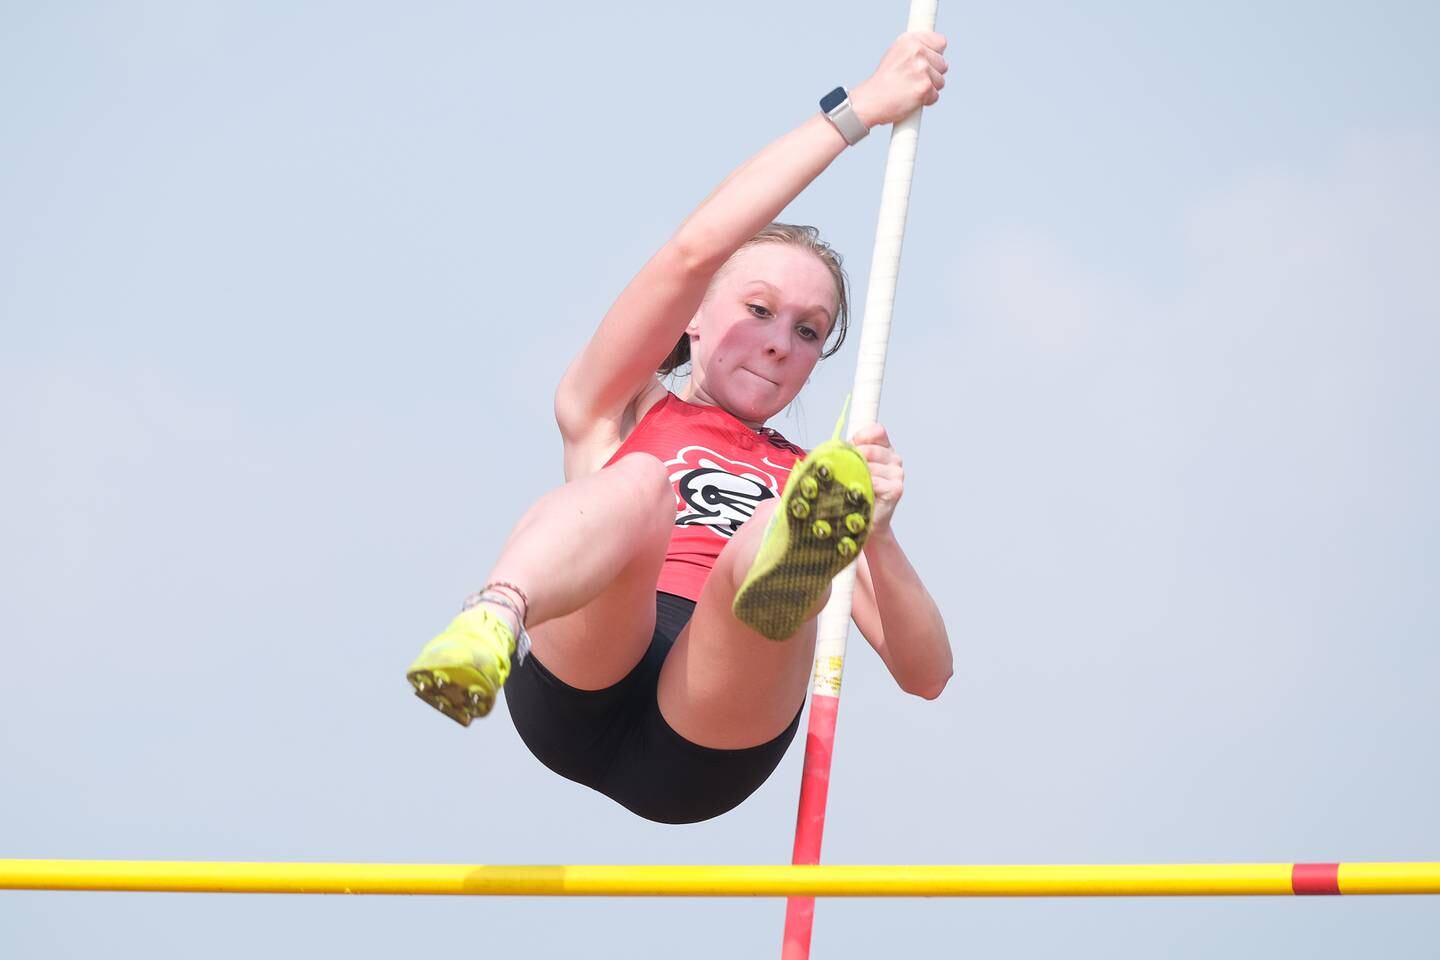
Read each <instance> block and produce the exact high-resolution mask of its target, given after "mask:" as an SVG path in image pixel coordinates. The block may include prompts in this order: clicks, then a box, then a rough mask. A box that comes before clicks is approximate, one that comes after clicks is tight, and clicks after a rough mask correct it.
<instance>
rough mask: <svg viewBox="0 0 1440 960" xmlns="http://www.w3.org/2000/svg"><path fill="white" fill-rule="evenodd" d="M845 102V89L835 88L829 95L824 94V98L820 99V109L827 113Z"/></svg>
mask: <svg viewBox="0 0 1440 960" xmlns="http://www.w3.org/2000/svg"><path fill="white" fill-rule="evenodd" d="M845 100H846V94H845V88H844V87H836V88H835V89H834V90H831V91H830V92H829V93H827V94H825V96H823V97H821V98H820V109H821V110H824V111H825V112H826V113H829V112H830V111H831V110H834V109H835V108H836V107H838V106H840V104H842V103H844V102H845Z"/></svg>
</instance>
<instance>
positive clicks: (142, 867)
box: [0, 860, 1440, 897]
mask: <svg viewBox="0 0 1440 960" xmlns="http://www.w3.org/2000/svg"><path fill="white" fill-rule="evenodd" d="M1313 868H1319V873H1320V874H1321V876H1322V879H1321V880H1320V881H1319V887H1318V888H1317V887H1316V886H1315V881H1314V879H1313V875H1314V874H1315V872H1316V871H1315V870H1314V869H1313ZM1306 877H1310V878H1311V879H1308V880H1307V879H1305V878H1306ZM1326 877H1328V878H1329V879H1328V880H1326V879H1324V878H1326ZM0 889H9V890H110V891H118V890H129V891H146V892H169V893H355V894H425V895H437V894H443V895H468V896H529V897H548V896H579V897H797V896H798V897H1153V896H1169V897H1197V896H1282V895H1290V894H1294V893H1345V894H1440V863H1342V864H1338V865H1337V864H1314V865H1307V864H1299V865H1297V864H1291V863H1225V864H1118V865H1117V864H1108V865H1094V864H1091V865H1084V864H1075V865H1058V866H1057V865H1044V866H1042V865H1024V866H828V865H827V866H482V865H465V864H384V863H226V862H183V861H151V860H0Z"/></svg>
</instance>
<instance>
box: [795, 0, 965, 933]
mask: <svg viewBox="0 0 1440 960" xmlns="http://www.w3.org/2000/svg"><path fill="white" fill-rule="evenodd" d="M938 6H939V0H910V21H909V24H908V25H907V26H906V28H905V29H906V30H907V31H912V30H927V31H929V30H934V29H935V14H936V10H937V8H938ZM920 114H921V110H916V111H915V112H914V113H912V114H911V115H910V116H908V117H906V118H905V119H903V120H901V121H899V122H898V123H896V124H895V125H894V126H893V127H892V129H891V132H890V151H889V153H888V154H887V155H886V158H885V183H884V187H883V188H882V190H881V193H880V219H879V222H878V224H877V226H876V230H875V251H874V253H873V255H872V256H871V259H870V288H869V290H867V291H866V295H865V313H864V315H863V317H862V319H861V326H860V356H859V358H858V360H857V365H856V370H855V386H854V389H853V391H852V394H851V403H850V423H849V425H848V427H847V429H846V434H845V435H846V436H847V437H851V436H854V434H855V431H856V430H859V429H860V428H861V427H867V426H870V425H871V424H873V423H875V422H876V420H878V419H879V416H880V386H881V384H882V383H883V382H884V379H885V353H886V350H887V348H888V347H889V343H890V317H891V314H892V312H893V310H894V307H895V282H896V279H897V278H898V277H899V275H900V250H901V247H902V246H903V245H904V240H905V218H906V215H907V214H908V212H909V209H910V183H911V181H912V180H913V178H914V175H915V152H916V149H917V147H918V146H919V144H920ZM854 593H855V564H853V563H852V564H851V565H850V566H848V567H846V568H845V570H844V571H843V572H842V573H841V574H840V575H839V576H838V577H836V578H835V582H834V584H833V585H832V587H831V592H830V602H829V603H828V604H826V606H825V609H824V610H823V611H821V613H820V620H819V626H818V629H817V638H816V647H815V673H814V679H813V683H812V684H811V687H810V722H809V726H808V727H807V728H806V733H805V767H804V772H803V773H802V775H801V781H800V810H799V813H798V814H797V816H796V820H795V850H794V854H793V855H792V858H791V862H792V863H796V864H802V865H805V864H818V863H819V862H820V841H821V838H822V836H823V834H824V832H825V801H826V798H827V795H828V793H829V789H830V759H831V756H832V754H833V752H834V746H835V720H836V717H837V715H838V714H839V711H840V678H841V675H842V674H843V673H844V669H845V639H846V637H847V636H848V635H849V633H850V603H851V599H852V598H853V596H854ZM814 923H815V900H814V898H813V897H791V898H790V899H789V900H788V901H787V903H786V908H785V942H784V946H783V949H782V951H781V955H782V957H783V958H784V960H807V958H808V957H809V956H810V934H811V931H812V930H813V928H814Z"/></svg>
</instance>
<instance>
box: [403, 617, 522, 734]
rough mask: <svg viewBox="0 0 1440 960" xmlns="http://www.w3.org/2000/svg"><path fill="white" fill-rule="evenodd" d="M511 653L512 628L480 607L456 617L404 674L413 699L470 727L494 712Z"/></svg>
mask: <svg viewBox="0 0 1440 960" xmlns="http://www.w3.org/2000/svg"><path fill="white" fill-rule="evenodd" d="M514 652H515V629H514V627H512V626H511V625H510V623H509V622H508V621H507V619H506V618H505V616H504V615H503V614H501V613H498V612H496V611H494V610H492V609H490V608H489V607H488V606H485V605H482V606H478V607H473V608H471V609H469V610H466V611H465V612H464V613H462V614H460V616H458V617H456V618H455V619H454V620H453V621H451V623H450V626H448V627H446V628H445V632H444V633H442V634H440V635H439V636H438V637H436V638H435V639H434V640H431V641H430V642H429V643H427V644H425V648H424V649H423V650H421V651H420V656H419V657H417V658H416V659H415V662H414V663H412V664H411V665H410V669H409V670H407V671H406V672H405V676H406V678H407V679H408V680H409V681H410V685H411V686H413V687H414V688H415V696H417V697H419V698H420V699H421V700H424V701H425V702H426V703H428V704H430V706H432V707H434V708H435V709H436V710H439V711H440V712H441V713H443V714H445V716H447V717H449V718H450V719H451V720H454V721H455V722H456V723H458V724H460V725H461V726H462V727H468V726H470V721H471V720H474V719H476V718H479V717H483V716H485V715H486V714H488V713H489V712H490V711H491V710H492V709H493V708H494V706H495V698H496V697H497V696H499V694H500V688H501V687H502V686H504V684H505V679H506V678H507V677H509V676H510V657H511V655H512V654H513V653H514Z"/></svg>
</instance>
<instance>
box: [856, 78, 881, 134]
mask: <svg viewBox="0 0 1440 960" xmlns="http://www.w3.org/2000/svg"><path fill="white" fill-rule="evenodd" d="M850 109H851V110H853V111H855V116H856V117H857V118H858V119H859V120H860V122H861V123H863V124H865V129H866V130H873V129H875V127H876V123H875V120H874V116H875V114H874V112H873V111H872V109H871V105H870V98H869V92H868V90H867V89H866V87H865V84H863V83H862V84H860V86H858V87H856V88H855V89H854V90H851V91H850Z"/></svg>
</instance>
